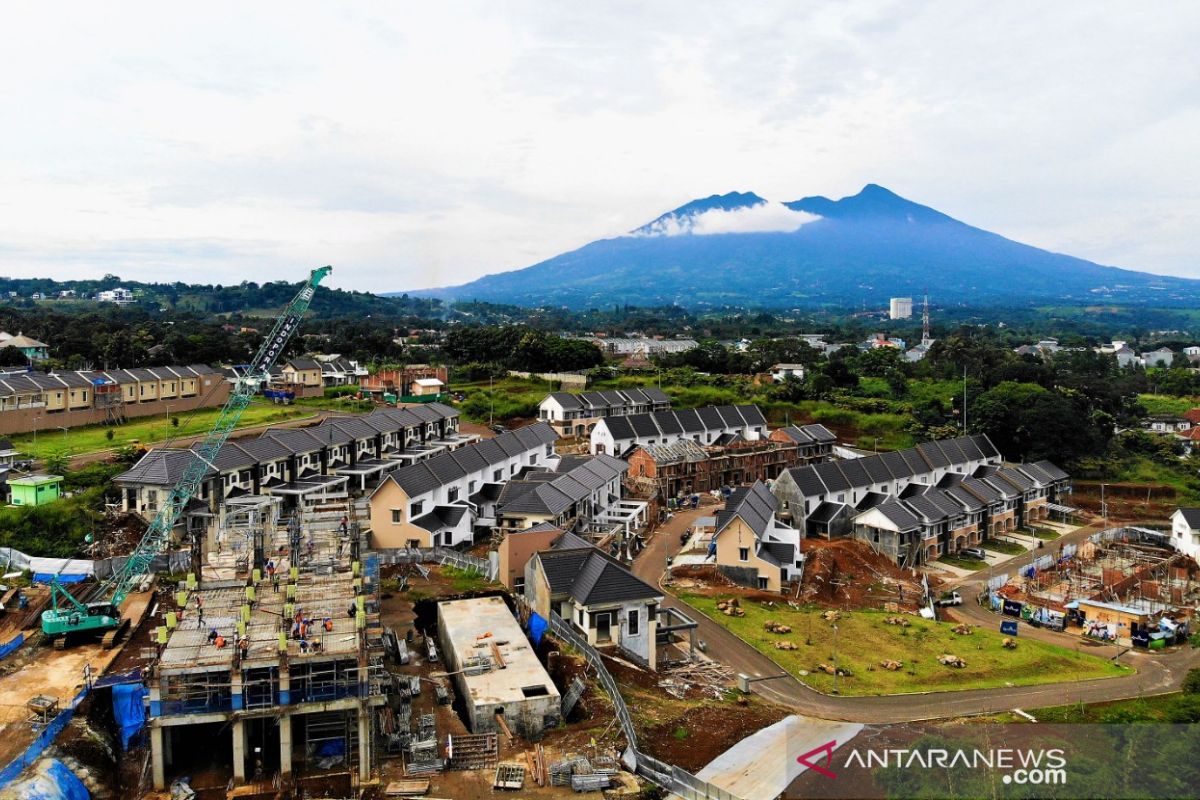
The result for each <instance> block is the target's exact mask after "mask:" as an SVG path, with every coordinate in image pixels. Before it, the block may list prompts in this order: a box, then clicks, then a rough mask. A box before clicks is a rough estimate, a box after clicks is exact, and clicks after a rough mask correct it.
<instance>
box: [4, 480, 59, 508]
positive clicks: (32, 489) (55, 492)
mask: <svg viewBox="0 0 1200 800" xmlns="http://www.w3.org/2000/svg"><path fill="white" fill-rule="evenodd" d="M62 482H63V479H62V476H61V475H25V476H22V477H20V478H9V479H8V488H9V490H10V491H11V492H12V505H14V506H44V505H46V504H47V503H53V502H54V501H55V500H57V499H58V498H60V497H62Z"/></svg>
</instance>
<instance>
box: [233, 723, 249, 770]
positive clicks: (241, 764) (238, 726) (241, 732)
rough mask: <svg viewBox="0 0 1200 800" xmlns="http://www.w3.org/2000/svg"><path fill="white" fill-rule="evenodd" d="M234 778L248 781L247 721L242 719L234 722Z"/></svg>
mask: <svg viewBox="0 0 1200 800" xmlns="http://www.w3.org/2000/svg"><path fill="white" fill-rule="evenodd" d="M233 779H234V780H235V781H237V782H238V783H245V782H246V723H245V722H243V721H242V720H240V719H239V720H235V721H234V723H233Z"/></svg>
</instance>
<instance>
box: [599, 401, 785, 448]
mask: <svg viewBox="0 0 1200 800" xmlns="http://www.w3.org/2000/svg"><path fill="white" fill-rule="evenodd" d="M767 435H768V431H767V419H766V417H764V416H763V414H762V411H760V410H759V409H758V406H753V405H746V406H704V407H702V408H689V409H682V410H680V411H654V412H650V413H645V414H632V415H630V416H619V417H608V418H605V419H602V420H600V421H599V422H597V423H596V426H595V427H594V428H593V429H592V433H591V437H590V439H591V452H592V453H608V454H610V455H615V456H618V457H624V456H626V455H628V454H629V453H630V452H631V451H632V450H633V448H635V447H647V446H650V445H657V444H671V443H673V442H678V441H680V440H681V439H690V440H692V441H694V442H697V443H699V444H701V445H728V444H732V443H734V442H735V441H739V440H740V441H747V442H756V441H759V440H762V439H765V438H766V437H767Z"/></svg>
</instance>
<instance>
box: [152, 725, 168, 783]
mask: <svg viewBox="0 0 1200 800" xmlns="http://www.w3.org/2000/svg"><path fill="white" fill-rule="evenodd" d="M165 755H166V754H165V753H164V752H163V729H162V728H161V727H159V726H158V725H151V726H150V759H151V761H152V762H153V771H154V788H155V789H166V788H167V769H166V763H165V761H164V757H165Z"/></svg>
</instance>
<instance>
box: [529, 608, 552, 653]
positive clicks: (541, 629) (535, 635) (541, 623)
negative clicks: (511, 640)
mask: <svg viewBox="0 0 1200 800" xmlns="http://www.w3.org/2000/svg"><path fill="white" fill-rule="evenodd" d="M548 627H550V623H548V622H546V620H545V619H543V618H542V616H541V615H540V614H538V613H537V612H534V613H533V614H530V615H529V638H530V639H532V640H533V646H534V647H537V646H538V645H539V644H541V643H542V635H543V634H544V633H545V632H546V628H548Z"/></svg>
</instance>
